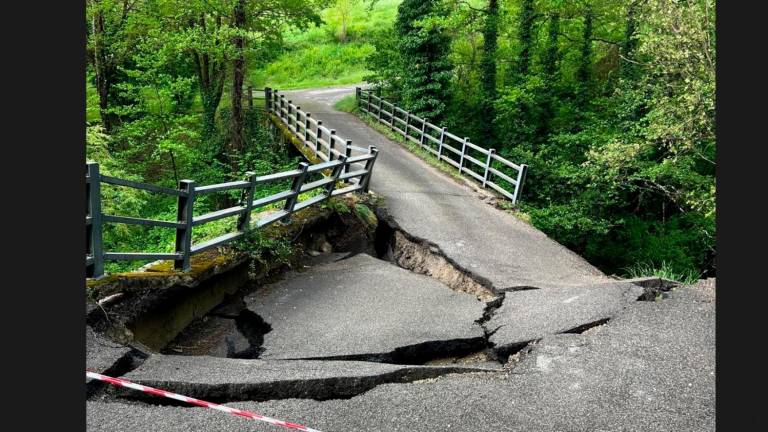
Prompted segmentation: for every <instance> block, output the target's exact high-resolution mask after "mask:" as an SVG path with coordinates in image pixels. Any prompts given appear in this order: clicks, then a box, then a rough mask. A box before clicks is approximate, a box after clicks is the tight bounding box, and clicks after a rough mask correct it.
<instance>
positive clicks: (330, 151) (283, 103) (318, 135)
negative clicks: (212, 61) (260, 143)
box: [264, 87, 371, 190]
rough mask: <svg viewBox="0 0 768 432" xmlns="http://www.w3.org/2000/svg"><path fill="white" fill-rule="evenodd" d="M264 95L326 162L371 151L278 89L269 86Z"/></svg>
mask: <svg viewBox="0 0 768 432" xmlns="http://www.w3.org/2000/svg"><path fill="white" fill-rule="evenodd" d="M264 95H265V100H266V110H267V112H270V113H272V114H275V115H276V116H277V117H278V118H280V120H282V121H283V123H284V124H285V125H286V127H288V129H290V130H291V132H293V133H294V134H295V135H296V136H297V137H299V138H300V139H301V140H302V142H303V143H304V145H305V146H306V147H307V148H309V149H310V150H312V152H313V153H314V154H315V156H317V157H318V158H319V159H321V160H323V161H326V162H327V161H332V160H335V159H338V158H339V157H341V156H346V157H347V158H348V159H349V158H352V157H353V156H356V155H358V156H359V155H365V154H369V153H370V151H371V150H370V147H369V148H365V147H358V146H355V145H352V140H348V139H346V138H344V137H342V136H340V135H338V134H337V133H336V130H335V129H329V128H327V127H325V126H323V121H322V120H320V119H317V118H314V117H312V113H311V112H306V111H304V110H302V109H301V107H300V106H298V105H295V104H294V103H293V101H292V100H289V99H287V98H286V97H285V95H284V94H280V93H279V91H278V90H275V89H271V88H269V87H267V88H265V89H264ZM345 173H346V171H345V172H344V174H345ZM342 175H343V174H342ZM366 187H367V186H366ZM366 190H367V189H366Z"/></svg>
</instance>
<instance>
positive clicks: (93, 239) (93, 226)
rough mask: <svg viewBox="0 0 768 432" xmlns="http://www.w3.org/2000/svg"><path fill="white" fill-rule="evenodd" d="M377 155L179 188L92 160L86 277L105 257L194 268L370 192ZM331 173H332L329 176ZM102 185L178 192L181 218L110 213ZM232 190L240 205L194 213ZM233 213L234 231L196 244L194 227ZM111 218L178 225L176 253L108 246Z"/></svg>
mask: <svg viewBox="0 0 768 432" xmlns="http://www.w3.org/2000/svg"><path fill="white" fill-rule="evenodd" d="M377 155H378V151H377V150H376V148H375V147H371V148H370V150H369V151H368V152H367V153H366V154H363V155H358V156H352V157H347V156H346V155H340V156H339V157H338V158H335V159H333V160H330V161H327V162H323V163H319V164H314V165H309V164H307V163H306V162H301V163H299V165H298V167H297V168H296V169H294V170H291V171H285V172H279V173H275V174H269V175H264V176H257V175H255V173H252V172H249V173H247V174H246V178H245V179H244V180H239V181H232V182H226V183H218V184H212V185H207V186H198V185H196V184H195V182H194V181H193V180H181V181H179V184H178V188H177V189H172V188H166V187H161V186H156V185H152V184H147V183H139V182H135V181H132V180H124V179H120V178H116V177H111V176H106V175H102V174H100V172H99V164H97V163H87V164H86V174H85V185H86V187H85V195H86V217H85V226H86V255H85V267H86V276H87V277H89V278H98V277H100V276H102V275H103V274H104V262H105V261H120V260H173V261H174V268H176V269H179V270H182V271H188V270H189V269H190V257H191V256H192V255H194V254H196V253H199V252H202V251H205V250H208V249H210V248H213V247H217V246H221V245H224V244H226V243H229V242H231V241H233V240H236V239H238V238H240V237H242V236H243V235H245V234H246V233H247V232H249V231H251V230H253V229H258V228H261V227H264V226H267V225H269V224H271V223H273V222H276V221H279V220H283V219H286V218H287V217H288V216H290V215H291V214H292V213H294V212H297V211H299V210H301V209H303V208H306V207H309V206H311V205H314V204H317V203H320V202H322V201H324V200H326V199H328V198H330V197H332V196H337V195H342V194H347V193H350V192H358V191H366V190H367V187H368V183H369V181H370V177H371V173H372V171H373V165H374V163H375V162H376V157H377ZM359 165H362V168H353V166H359ZM326 173H330V174H327V175H326ZM313 175H314V176H315V177H317V176H318V175H320V176H321V177H322V178H321V179H320V180H315V181H309V180H310V179H311V178H312V176H313ZM289 179H290V180H291V187H290V188H289V189H286V190H282V191H280V192H278V193H275V194H272V195H269V196H266V197H263V198H258V199H255V198H254V195H255V191H256V189H257V188H258V187H259V185H263V184H265V183H271V182H276V181H282V180H289ZM353 180H356V181H353ZM102 184H110V185H115V186H123V187H128V188H133V189H139V190H143V191H148V192H153V193H160V194H166V195H171V196H175V197H176V198H177V218H176V220H175V221H163V220H154V219H146V218H139V217H130V216H123V215H110V214H105V213H104V212H103V211H102V194H101V185H102ZM231 190H239V191H240V192H241V196H240V199H239V201H238V203H237V205H235V206H233V207H229V208H225V209H220V210H216V211H212V212H208V213H205V214H202V215H195V214H194V211H193V208H194V203H195V198H196V197H197V196H200V195H204V194H210V193H216V192H224V191H231ZM313 191H314V192H313ZM307 193H310V194H307ZM311 193H314V194H315V195H312V194H311ZM301 194H307V195H310V197H309V198H305V199H303V200H302V201H299V197H300V195H301ZM305 196H306V195H305ZM280 201H283V202H284V204H283V205H282V209H280V210H276V211H273V212H269V213H267V212H264V213H265V214H264V215H260V216H261V217H260V218H259V219H258V220H256V221H255V223H252V221H251V213H252V212H253V211H255V210H259V209H262V208H264V207H265V206H268V205H273V204H274V203H278V202H280ZM233 216H237V217H238V219H237V225H236V230H235V231H234V232H229V233H226V234H223V235H220V236H218V237H215V238H213V239H210V240H207V241H203V242H200V243H196V244H193V242H192V230H193V229H194V227H198V226H201V225H204V224H206V223H209V222H212V221H215V220H219V219H222V218H226V217H233ZM105 223H120V224H129V225H143V226H150V227H162V228H170V229H175V230H176V243H175V250H174V252H170V253H158V252H114V251H105V250H104V246H103V239H102V236H103V224H105Z"/></svg>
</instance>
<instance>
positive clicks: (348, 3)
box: [333, 0, 361, 42]
mask: <svg viewBox="0 0 768 432" xmlns="http://www.w3.org/2000/svg"><path fill="white" fill-rule="evenodd" d="M360 1H361V0H336V4H335V5H334V7H333V9H334V10H335V11H336V13H337V14H338V15H339V20H340V21H341V29H340V30H339V41H341V42H346V41H347V27H348V26H349V22H350V21H351V19H352V10H353V9H354V8H355V7H356V6H357V5H359V4H360Z"/></svg>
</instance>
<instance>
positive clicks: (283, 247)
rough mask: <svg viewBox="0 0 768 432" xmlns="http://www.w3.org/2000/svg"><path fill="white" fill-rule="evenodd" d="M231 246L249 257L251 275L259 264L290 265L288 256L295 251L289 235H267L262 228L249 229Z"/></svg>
mask: <svg viewBox="0 0 768 432" xmlns="http://www.w3.org/2000/svg"><path fill="white" fill-rule="evenodd" d="M232 247H233V249H235V250H237V251H239V252H242V253H245V254H247V255H248V257H249V258H250V263H249V266H250V269H249V273H250V275H251V276H256V275H257V273H258V271H259V266H260V265H267V264H284V265H290V263H291V262H290V258H291V256H292V255H293V254H294V252H295V246H294V245H293V243H292V242H291V238H290V237H284V236H275V235H269V234H265V232H264V231H262V230H254V231H251V232H250V233H248V234H247V235H245V236H243V237H241V238H240V239H238V240H237V241H235V242H234V243H232Z"/></svg>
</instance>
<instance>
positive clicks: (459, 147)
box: [355, 87, 528, 203]
mask: <svg viewBox="0 0 768 432" xmlns="http://www.w3.org/2000/svg"><path fill="white" fill-rule="evenodd" d="M355 98H356V99H357V106H358V107H359V108H360V110H362V111H363V112H365V113H368V114H369V115H371V116H372V117H374V118H375V119H376V120H377V121H379V122H380V123H382V124H384V125H386V126H387V127H389V128H390V129H392V130H393V131H396V132H397V133H399V134H400V135H402V136H403V138H404V139H407V140H409V141H411V142H413V143H416V144H418V145H419V146H420V147H421V148H422V149H424V150H426V151H428V152H430V153H432V154H433V155H434V156H435V157H437V159H438V160H440V161H443V162H445V163H448V164H450V165H452V166H454V167H455V168H456V169H458V172H459V174H460V175H468V176H470V177H472V178H473V179H475V180H477V181H478V182H479V183H480V184H481V185H482V186H483V188H487V187H490V188H492V189H494V190H495V191H497V192H499V193H500V194H502V195H504V196H505V197H507V198H509V199H510V200H511V201H512V203H516V202H517V200H518V199H519V198H520V193H521V192H522V189H523V184H524V183H525V176H526V172H527V171H528V165H525V164H520V165H518V164H516V163H513V162H511V161H509V160H507V159H505V158H503V157H501V156H499V155H498V154H496V150H495V149H492V148H491V149H487V148H483V147H481V146H479V145H477V144H475V143H472V142H470V139H469V138H468V137H463V138H462V137H459V136H457V135H454V134H452V133H450V132H448V131H447V130H446V128H445V127H441V126H437V125H435V124H432V123H430V122H429V119H426V118H421V117H419V116H417V115H414V114H411V113H410V112H408V111H406V110H404V109H402V108H400V107H398V106H397V105H395V104H393V103H391V102H388V101H386V100H384V98H381V97H379V96H376V95H375V94H373V92H371V91H370V90H363V89H361V88H360V87H357V88H356V89H355Z"/></svg>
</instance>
